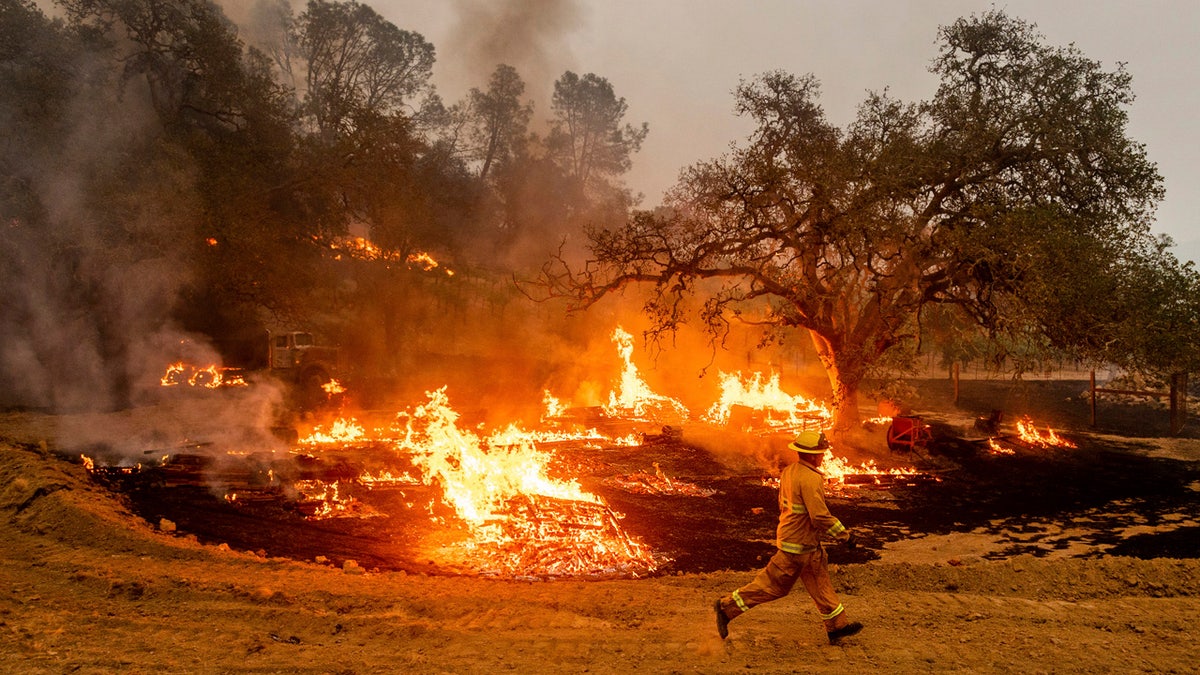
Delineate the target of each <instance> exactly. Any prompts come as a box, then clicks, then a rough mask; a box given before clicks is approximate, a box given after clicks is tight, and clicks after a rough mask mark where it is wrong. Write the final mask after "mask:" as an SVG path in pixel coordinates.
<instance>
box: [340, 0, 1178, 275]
mask: <svg viewBox="0 0 1200 675" xmlns="http://www.w3.org/2000/svg"><path fill="white" fill-rule="evenodd" d="M360 1H363V2H364V3H365V4H368V5H370V6H372V7H373V8H375V9H376V11H378V12H379V13H380V14H382V15H383V16H384V17H385V18H387V19H388V20H390V21H391V22H393V23H395V24H396V25H397V26H399V27H400V28H404V29H407V30H413V31H416V32H418V33H421V34H422V35H424V36H425V38H426V39H428V40H429V41H430V42H432V43H433V44H434V46H435V47H436V48H437V54H438V61H437V65H436V66H435V70H434V72H435V80H436V82H437V85H438V88H439V90H440V91H441V92H442V95H443V97H444V98H445V99H446V100H447V101H451V102H452V101H455V100H457V99H459V98H461V97H462V95H463V94H464V93H465V92H466V91H467V89H469V88H470V87H481V88H482V87H484V86H486V82H487V77H488V75H489V74H490V73H491V71H492V70H493V69H494V68H495V65H496V64H497V63H501V62H503V63H508V64H510V65H513V66H515V67H517V69H518V70H519V71H520V73H521V75H522V77H524V78H525V80H526V82H527V83H528V85H529V93H530V94H531V95H532V96H533V97H534V99H535V104H536V107H537V110H538V111H540V112H541V113H545V111H546V110H547V109H548V92H549V91H550V89H551V86H552V83H553V81H554V80H555V79H557V78H558V76H560V75H561V74H562V73H563V72H564V71H566V70H573V71H575V72H577V73H588V72H591V73H596V74H597V75H600V76H602V77H605V78H607V79H608V80H609V82H611V83H612V85H613V87H614V89H615V90H616V92H617V95H618V96H621V97H623V98H625V99H626V102H627V103H628V104H629V113H628V115H627V118H626V119H627V121H629V122H633V123H639V124H640V123H641V122H648V123H649V125H650V135H649V136H648V137H647V139H646V142H645V144H644V145H643V147H642V151H641V152H640V153H639V154H638V155H637V156H636V157H635V159H634V167H633V170H632V171H631V172H630V174H629V175H628V176H627V183H628V184H629V185H630V187H632V188H633V189H634V190H635V191H640V192H642V193H644V194H645V197H646V199H645V201H644V202H643V206H653V205H655V204H657V203H658V202H659V201H660V199H661V197H662V191H663V190H664V189H665V188H667V187H668V186H670V185H671V184H672V183H673V182H674V180H675V177H676V176H677V174H678V171H679V169H680V168H682V167H684V166H686V165H688V164H691V163H692V162H695V161H697V160H701V159H708V158H711V157H714V156H716V155H719V154H720V153H722V152H724V151H725V150H726V149H727V148H728V147H729V144H730V143H731V142H733V141H741V140H742V139H743V138H745V136H746V134H747V133H748V131H749V126H748V125H747V123H746V122H745V121H744V120H741V119H739V118H736V117H734V115H733V112H732V109H733V96H732V94H731V92H732V90H733V88H734V87H735V86H736V85H737V83H738V80H739V79H740V78H743V77H750V76H753V75H756V74H758V73H761V72H764V71H768V70H774V69H782V70H786V71H788V72H792V73H796V74H804V73H812V74H814V75H815V76H816V77H817V78H818V79H819V80H820V82H821V85H822V90H821V91H822V97H821V100H822V102H823V104H824V107H825V111H826V114H827V116H828V117H829V119H830V121H832V122H834V123H835V124H838V125H839V126H844V125H845V124H846V123H848V122H849V121H850V120H851V118H852V116H853V114H854V110H855V107H856V106H857V105H858V103H859V102H860V101H862V100H863V98H864V95H865V93H866V92H867V91H868V90H882V89H884V88H888V89H889V90H890V92H891V94H892V95H893V96H894V97H897V98H900V99H903V100H907V101H917V100H921V99H926V98H929V97H930V96H931V95H932V94H933V90H934V87H935V85H936V81H935V80H934V78H933V77H932V76H930V74H929V73H928V72H927V70H926V67H927V65H928V63H929V62H930V61H931V60H932V59H933V57H934V56H935V54H936V39H937V27H938V26H941V25H945V24H949V23H952V22H953V21H954V20H956V19H957V18H959V17H962V16H969V15H970V14H972V13H979V12H983V11H987V10H988V9H990V8H992V7H997V8H1000V9H1004V10H1005V11H1007V12H1008V13H1009V14H1010V15H1012V16H1016V17H1019V18H1021V19H1024V20H1026V21H1030V22H1033V23H1035V24H1037V27H1038V29H1039V31H1040V32H1041V33H1043V34H1044V35H1045V38H1046V40H1047V42H1048V43H1050V44H1052V45H1067V44H1070V43H1074V44H1075V45H1076V46H1078V47H1079V49H1080V50H1081V51H1082V52H1083V53H1084V54H1085V55H1086V56H1087V57H1089V58H1092V59H1096V60H1098V61H1100V62H1102V63H1103V64H1104V65H1105V67H1107V68H1109V69H1112V68H1114V67H1115V66H1116V64H1117V62H1125V63H1126V64H1127V68H1128V70H1129V72H1130V73H1131V74H1132V76H1133V90H1134V93H1135V94H1136V95H1137V100H1136V101H1135V103H1134V105H1133V107H1132V108H1131V109H1130V111H1129V112H1130V124H1129V133H1130V135H1131V136H1132V137H1133V138H1134V139H1136V140H1138V141H1140V142H1142V143H1144V144H1145V145H1146V148H1147V151H1148V153H1149V156H1150V158H1151V160H1153V161H1154V162H1156V163H1157V164H1158V166H1159V170H1160V172H1161V173H1162V174H1163V176H1164V178H1165V181H1166V188H1167V198H1166V200H1165V201H1164V202H1163V203H1162V204H1161V205H1160V207H1159V212H1158V223H1159V224H1158V227H1157V228H1156V229H1157V231H1159V232H1163V233H1166V234H1169V235H1171V236H1172V237H1173V238H1174V239H1175V240H1176V242H1177V243H1178V244H1179V249H1178V251H1177V252H1178V253H1179V254H1180V257H1182V258H1185V259H1189V258H1190V259H1193V260H1200V223H1198V222H1197V219H1196V214H1197V213H1200V195H1198V194H1197V189H1196V187H1195V186H1196V183H1197V177H1198V175H1200V122H1198V118H1200V115H1198V113H1200V48H1198V47H1197V45H1198V44H1200V0H1014V1H1009V2H990V1H986V0H955V1H951V0H910V1H904V0H890V1H884V0H842V1H838V2H835V1H833V0H822V1H817V0H790V1H786V0H740V1H737V0H360Z"/></svg>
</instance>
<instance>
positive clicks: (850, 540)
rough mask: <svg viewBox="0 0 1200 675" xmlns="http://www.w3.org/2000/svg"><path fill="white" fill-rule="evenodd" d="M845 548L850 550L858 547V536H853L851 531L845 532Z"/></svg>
mask: <svg viewBox="0 0 1200 675" xmlns="http://www.w3.org/2000/svg"><path fill="white" fill-rule="evenodd" d="M846 548H848V549H851V550H853V549H856V548H858V537H855V536H854V533H853V532H848V533H846Z"/></svg>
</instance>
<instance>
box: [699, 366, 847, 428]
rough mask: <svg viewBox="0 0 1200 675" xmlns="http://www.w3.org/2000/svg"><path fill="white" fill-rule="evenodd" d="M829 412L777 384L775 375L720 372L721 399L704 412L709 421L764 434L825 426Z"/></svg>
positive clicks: (830, 416)
mask: <svg viewBox="0 0 1200 675" xmlns="http://www.w3.org/2000/svg"><path fill="white" fill-rule="evenodd" d="M832 417H833V413H832V412H831V411H830V410H829V409H828V408H827V407H825V406H824V405H821V404H820V403H818V402H816V401H813V400H812V399H809V398H806V397H804V396H793V395H791V394H788V393H786V392H784V391H783V390H782V389H780V387H779V375H778V374H775V373H772V374H771V376H770V377H769V378H768V379H767V380H766V381H764V380H763V376H762V374H761V373H754V374H753V376H750V377H746V376H744V375H742V374H741V373H721V400H719V401H717V403H715V404H714V405H713V406H712V407H711V408H709V410H708V412H707V413H705V415H704V420H705V421H706V422H709V423H711V424H716V425H719V426H727V427H731V428H734V429H738V430H742V431H751V432H757V433H764V434H775V433H793V434H794V433H797V432H800V431H804V430H806V429H822V428H826V427H828V426H829V422H830V419H831V418H832Z"/></svg>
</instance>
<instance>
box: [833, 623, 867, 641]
mask: <svg viewBox="0 0 1200 675" xmlns="http://www.w3.org/2000/svg"><path fill="white" fill-rule="evenodd" d="M862 629H863V625H862V624H861V623H859V622H857V621H852V622H850V623H848V624H846V625H845V626H842V627H841V628H838V629H836V630H831V631H829V633H828V635H829V644H831V645H836V644H837V643H838V640H841V639H842V638H844V637H850V636H851V635H854V634H856V633H858V631H860V630H862Z"/></svg>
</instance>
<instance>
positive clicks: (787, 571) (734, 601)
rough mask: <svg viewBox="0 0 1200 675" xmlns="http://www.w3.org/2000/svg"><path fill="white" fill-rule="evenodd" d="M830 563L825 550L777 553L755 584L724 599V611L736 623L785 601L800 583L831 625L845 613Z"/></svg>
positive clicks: (722, 604) (740, 589) (746, 586)
mask: <svg viewBox="0 0 1200 675" xmlns="http://www.w3.org/2000/svg"><path fill="white" fill-rule="evenodd" d="M828 560H829V559H828V556H826V554H825V549H824V548H823V547H821V546H817V548H816V550H814V551H811V552H808V553H788V552H787V551H776V552H775V555H773V556H771V560H770V561H769V562H768V563H767V566H766V567H765V568H763V570H762V571H761V572H759V573H758V576H756V577H754V580H753V581H751V582H750V583H748V584H746V585H745V586H742V587H741V588H739V589H737V590H736V591H734V592H733V593H731V594H729V595H726V596H725V597H723V598H721V609H722V610H724V612H725V616H728V617H729V618H730V619H733V618H734V617H736V616H738V615H740V614H742V613H744V612H747V611H749V609H750V608H751V607H754V606H755V605H761V604H763V603H764V602H771V601H772V600H778V599H779V598H782V597H783V596H785V595H787V594H788V593H790V592H791V590H792V587H793V586H795V585H796V581H797V580H799V581H800V582H801V583H803V584H804V588H805V590H807V591H808V594H809V595H810V596H812V599H813V602H814V603H815V604H816V605H817V611H818V612H820V614H821V618H822V619H824V620H825V621H827V622H828V621H831V620H833V619H834V617H836V616H838V615H839V614H841V613H842V603H841V602H839V601H838V596H837V593H835V592H834V590H833V582H832V581H830V579H829V568H828V566H827V565H828Z"/></svg>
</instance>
